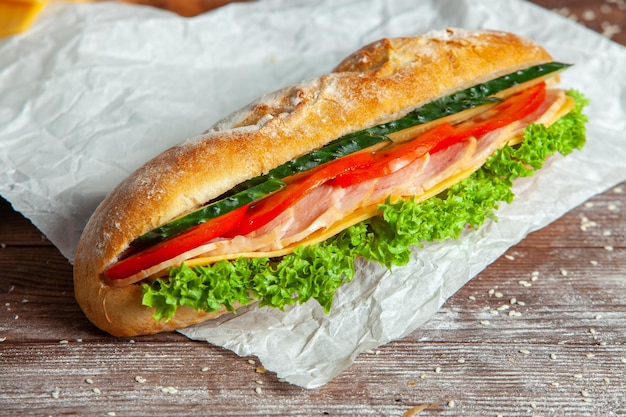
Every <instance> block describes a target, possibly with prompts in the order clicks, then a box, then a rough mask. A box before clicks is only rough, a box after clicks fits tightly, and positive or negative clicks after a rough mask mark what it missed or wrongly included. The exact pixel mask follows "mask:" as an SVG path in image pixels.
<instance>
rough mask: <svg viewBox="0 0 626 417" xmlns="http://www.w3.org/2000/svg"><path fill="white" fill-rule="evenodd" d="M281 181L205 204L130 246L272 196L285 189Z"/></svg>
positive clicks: (155, 240) (180, 230) (173, 233)
mask: <svg viewBox="0 0 626 417" xmlns="http://www.w3.org/2000/svg"><path fill="white" fill-rule="evenodd" d="M286 186H287V184H285V183H284V182H283V181H281V180H279V179H275V178H271V179H268V180H267V181H263V182H262V183H260V184H257V185H254V186H252V187H249V188H247V189H245V190H243V191H240V192H238V193H236V194H234V195H232V196H230V197H226V198H223V199H221V200H219V201H216V202H214V203H211V204H207V205H205V206H203V207H202V208H200V209H199V210H196V211H193V212H191V213H189V214H187V215H185V216H182V217H179V218H178V219H175V220H172V221H171V222H169V223H166V224H164V225H163V226H160V227H157V228H156V229H153V230H151V231H149V232H148V233H145V234H143V235H141V236H140V237H138V238H137V239H135V240H134V241H133V242H132V243H131V246H148V245H153V244H155V243H157V242H160V241H162V240H165V239H167V238H168V237H172V236H174V235H177V234H178V233H180V232H183V231H185V230H187V229H190V228H191V227H193V226H197V225H199V224H202V223H204V222H206V221H207V220H210V219H214V218H216V217H219V216H221V215H223V214H226V213H228V212H230V211H233V210H234V209H236V208H239V207H242V206H245V205H246V204H250V203H252V202H253V201H256V200H259V199H261V198H263V197H265V196H267V195H269V194H272V193H274V192H276V191H278V190H280V189H282V188H284V187H286Z"/></svg>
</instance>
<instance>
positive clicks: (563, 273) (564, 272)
mask: <svg viewBox="0 0 626 417" xmlns="http://www.w3.org/2000/svg"><path fill="white" fill-rule="evenodd" d="M560 271H561V275H563V276H564V277H566V276H567V270H566V269H563V268H561V269H560Z"/></svg>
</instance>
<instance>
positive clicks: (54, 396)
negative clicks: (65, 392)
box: [50, 388, 61, 400]
mask: <svg viewBox="0 0 626 417" xmlns="http://www.w3.org/2000/svg"><path fill="white" fill-rule="evenodd" d="M59 395H61V391H59V389H58V388H56V389H55V390H54V391H52V393H51V394H50V396H51V397H52V398H54V399H55V400H56V399H58V398H59Z"/></svg>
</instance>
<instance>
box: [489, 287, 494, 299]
mask: <svg viewBox="0 0 626 417" xmlns="http://www.w3.org/2000/svg"><path fill="white" fill-rule="evenodd" d="M495 292H496V290H494V289H493V288H492V289H490V290H489V297H491V296H492V295H493V294H494V293H495Z"/></svg>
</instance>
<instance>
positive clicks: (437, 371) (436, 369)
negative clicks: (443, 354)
mask: <svg viewBox="0 0 626 417" xmlns="http://www.w3.org/2000/svg"><path fill="white" fill-rule="evenodd" d="M435 373H436V374H438V373H441V368H440V367H439V366H438V367H436V368H435Z"/></svg>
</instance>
